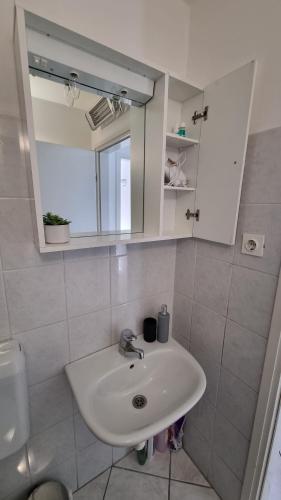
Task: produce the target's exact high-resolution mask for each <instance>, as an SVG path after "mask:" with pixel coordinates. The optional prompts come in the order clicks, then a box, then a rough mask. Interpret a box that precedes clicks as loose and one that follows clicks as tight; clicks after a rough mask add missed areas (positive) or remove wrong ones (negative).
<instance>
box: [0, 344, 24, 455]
mask: <svg viewBox="0 0 281 500" xmlns="http://www.w3.org/2000/svg"><path fill="white" fill-rule="evenodd" d="M0 408H1V411H0V460H2V459H3V458H6V457H8V456H9V455H12V454H13V453H15V452H16V451H18V450H19V449H20V448H22V446H23V445H24V444H25V443H26V442H27V440H28V437H29V411H28V396H27V382H26V368H25V356H24V353H23V351H22V348H21V346H20V344H19V343H18V342H17V341H15V340H7V341H4V342H1V343H0Z"/></svg>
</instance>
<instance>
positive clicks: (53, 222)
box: [43, 212, 71, 226]
mask: <svg viewBox="0 0 281 500" xmlns="http://www.w3.org/2000/svg"><path fill="white" fill-rule="evenodd" d="M43 222H44V224H45V226H65V225H66V224H70V222H71V221H70V220H67V219H63V218H62V217H60V216H59V215H57V214H52V212H47V213H46V214H45V215H43Z"/></svg>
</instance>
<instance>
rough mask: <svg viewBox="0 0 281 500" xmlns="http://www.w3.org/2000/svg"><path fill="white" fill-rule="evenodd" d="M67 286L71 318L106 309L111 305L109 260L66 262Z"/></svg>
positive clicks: (96, 259) (95, 259)
mask: <svg viewBox="0 0 281 500" xmlns="http://www.w3.org/2000/svg"><path fill="white" fill-rule="evenodd" d="M65 284H66V297H67V307H68V314H69V316H79V315H82V314H87V313H90V312H94V311H96V310H98V309H104V308H105V307H107V306H108V305H109V304H110V295H109V294H110V277H109V259H104V258H101V259H98V258H94V259H90V260H86V259H84V258H82V259H77V260H73V261H70V260H68V261H66V262H65Z"/></svg>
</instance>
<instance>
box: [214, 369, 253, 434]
mask: <svg viewBox="0 0 281 500" xmlns="http://www.w3.org/2000/svg"><path fill="white" fill-rule="evenodd" d="M256 404H257V393H256V392H255V391H253V390H252V389H250V387H249V386H248V385H246V384H244V382H242V381H241V380H239V379H238V378H237V377H234V375H232V374H231V373H230V372H229V371H228V370H226V369H224V368H223V369H222V371H221V377H220V387H219V396H218V409H219V411H220V412H221V413H222V414H223V415H224V416H225V417H226V418H227V419H228V420H229V421H230V422H231V423H232V424H233V425H234V427H236V429H238V430H239V431H240V432H241V433H242V434H243V436H245V437H246V438H247V439H250V437H251V432H252V426H253V420H254V416H255V411H256Z"/></svg>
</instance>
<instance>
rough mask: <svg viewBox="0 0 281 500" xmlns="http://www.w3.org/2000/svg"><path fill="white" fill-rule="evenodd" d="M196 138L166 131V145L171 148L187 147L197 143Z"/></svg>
mask: <svg viewBox="0 0 281 500" xmlns="http://www.w3.org/2000/svg"><path fill="white" fill-rule="evenodd" d="M198 144H199V141H198V139H192V138H191V137H185V136H181V135H178V134H175V133H174V132H167V133H166V147H171V148H188V147H190V146H195V145H198Z"/></svg>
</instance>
